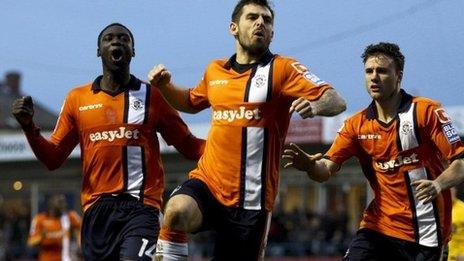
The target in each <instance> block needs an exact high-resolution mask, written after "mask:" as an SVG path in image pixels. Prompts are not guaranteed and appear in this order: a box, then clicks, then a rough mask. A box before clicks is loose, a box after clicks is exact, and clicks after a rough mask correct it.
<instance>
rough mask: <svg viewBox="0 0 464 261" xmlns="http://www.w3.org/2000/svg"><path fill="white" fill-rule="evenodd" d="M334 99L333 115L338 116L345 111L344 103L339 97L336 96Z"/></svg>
mask: <svg viewBox="0 0 464 261" xmlns="http://www.w3.org/2000/svg"><path fill="white" fill-rule="evenodd" d="M336 97H337V98H336V99H334V102H333V111H334V115H338V114H340V113H342V112H344V111H346V101H345V100H344V99H343V98H342V97H340V96H336Z"/></svg>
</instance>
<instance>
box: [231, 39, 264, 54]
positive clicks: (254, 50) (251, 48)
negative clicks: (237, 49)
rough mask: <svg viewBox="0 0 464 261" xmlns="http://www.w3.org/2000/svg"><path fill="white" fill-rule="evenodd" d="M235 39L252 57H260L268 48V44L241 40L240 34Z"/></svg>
mask: <svg viewBox="0 0 464 261" xmlns="http://www.w3.org/2000/svg"><path fill="white" fill-rule="evenodd" d="M237 40H238V43H239V44H240V45H241V46H242V48H243V49H244V50H245V51H246V52H247V53H248V54H249V55H250V56H252V57H261V56H262V55H263V54H265V53H266V52H267V50H269V44H267V45H266V44H255V45H253V44H246V43H244V41H242V39H241V38H240V35H239V36H238V37H237Z"/></svg>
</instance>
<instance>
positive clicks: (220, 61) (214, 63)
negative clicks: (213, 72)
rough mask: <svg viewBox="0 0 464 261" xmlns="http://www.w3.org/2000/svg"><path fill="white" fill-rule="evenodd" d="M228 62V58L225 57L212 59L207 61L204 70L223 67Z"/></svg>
mask: <svg viewBox="0 0 464 261" xmlns="http://www.w3.org/2000/svg"><path fill="white" fill-rule="evenodd" d="M229 60H230V58H227V57H222V58H216V59H213V60H211V61H209V63H208V65H207V66H206V69H212V68H217V67H224V66H225V65H226V64H227V63H228V62H229Z"/></svg>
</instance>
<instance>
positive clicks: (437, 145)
mask: <svg viewBox="0 0 464 261" xmlns="http://www.w3.org/2000/svg"><path fill="white" fill-rule="evenodd" d="M401 93H402V101H401V105H400V111H399V114H398V117H396V118H395V119H394V120H392V121H391V122H390V123H389V124H385V123H382V122H380V121H378V120H377V110H376V107H375V104H374V103H372V104H371V105H370V106H369V107H368V108H366V109H365V110H363V111H361V112H358V113H357V114H355V115H354V116H352V117H350V118H349V119H347V120H346V121H345V123H344V125H343V127H342V128H341V130H340V131H339V132H338V135H337V136H336V138H335V141H334V143H333V144H332V146H331V148H330V149H329V151H328V152H327V153H326V157H327V158H328V159H330V160H331V161H333V162H335V163H337V164H339V165H341V164H342V163H343V162H344V161H345V160H347V159H348V158H350V157H351V156H355V157H357V158H358V160H359V162H360V164H361V167H362V170H363V172H364V175H365V176H366V178H367V180H368V181H369V183H370V186H371V187H372V189H373V191H374V194H375V197H374V199H373V201H372V202H371V203H370V204H369V206H368V207H367V209H366V210H365V212H364V216H363V219H362V221H361V228H369V229H372V230H375V231H377V232H379V233H382V234H384V235H388V236H392V237H395V238H400V239H404V240H408V241H412V242H416V243H418V244H420V245H423V246H428V247H436V246H441V245H442V244H444V243H446V242H448V241H449V237H450V232H451V229H450V228H451V194H450V192H449V190H446V191H443V192H442V193H441V194H440V195H439V196H438V197H437V198H436V199H435V200H434V201H433V202H431V203H426V204H424V203H423V201H419V200H418V199H417V198H416V196H415V193H414V189H413V187H412V186H411V185H410V183H411V182H412V181H414V180H418V179H430V180H433V179H435V178H436V177H437V176H439V175H440V174H441V173H442V172H443V170H444V168H445V165H446V164H445V163H447V161H452V160H454V159H456V158H459V157H462V156H463V154H464V146H463V145H462V143H461V141H460V138H459V136H458V135H457V132H456V130H455V129H454V127H453V125H452V123H451V120H450V119H449V117H448V116H447V114H446V112H445V110H444V109H443V108H442V107H441V105H440V104H439V103H438V102H435V101H433V100H430V99H426V98H422V97H413V96H411V95H409V94H407V93H406V92H404V91H403V90H401Z"/></svg>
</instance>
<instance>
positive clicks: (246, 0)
mask: <svg viewBox="0 0 464 261" xmlns="http://www.w3.org/2000/svg"><path fill="white" fill-rule="evenodd" d="M250 4H253V5H259V6H263V7H266V8H267V9H269V11H270V12H271V15H272V19H274V10H272V7H271V5H270V4H269V2H268V1H267V0H240V1H238V3H237V5H235V8H234V11H233V12H232V17H231V19H232V22H234V23H237V22H238V20H239V19H240V16H241V15H242V10H243V7H244V6H245V5H250Z"/></svg>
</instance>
